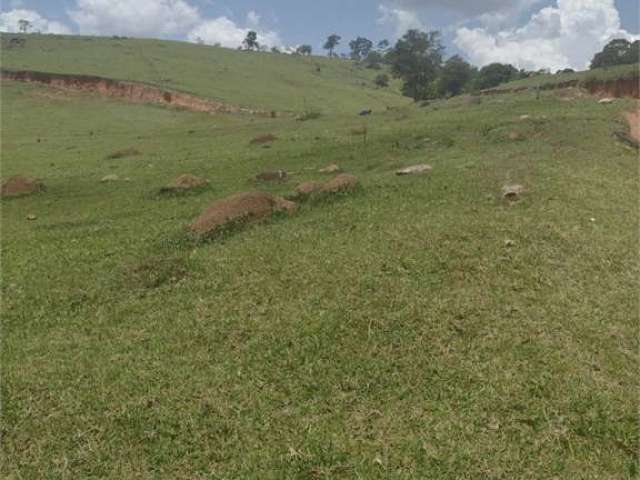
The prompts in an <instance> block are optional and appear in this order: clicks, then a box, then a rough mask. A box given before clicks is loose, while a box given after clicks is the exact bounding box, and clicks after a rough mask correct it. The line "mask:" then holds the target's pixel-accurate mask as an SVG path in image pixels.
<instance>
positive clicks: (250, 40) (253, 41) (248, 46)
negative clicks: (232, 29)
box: [242, 30, 260, 50]
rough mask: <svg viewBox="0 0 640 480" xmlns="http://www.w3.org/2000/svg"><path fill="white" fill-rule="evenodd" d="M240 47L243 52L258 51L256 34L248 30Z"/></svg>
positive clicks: (258, 45)
mask: <svg viewBox="0 0 640 480" xmlns="http://www.w3.org/2000/svg"><path fill="white" fill-rule="evenodd" d="M242 45H243V46H244V49H245V50H259V49H260V44H259V43H258V34H257V33H256V32H254V31H253V30H250V31H249V32H248V33H247V36H246V37H245V39H244V42H242Z"/></svg>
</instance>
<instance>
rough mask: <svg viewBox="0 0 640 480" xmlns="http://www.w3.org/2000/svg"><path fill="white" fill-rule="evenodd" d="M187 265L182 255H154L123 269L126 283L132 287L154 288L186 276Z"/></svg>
mask: <svg viewBox="0 0 640 480" xmlns="http://www.w3.org/2000/svg"><path fill="white" fill-rule="evenodd" d="M188 274H189V265H188V262H187V260H186V259H185V258H184V257H178V256H167V255H155V256H151V257H147V258H144V259H143V260H141V261H140V262H137V263H136V264H134V265H132V266H130V267H128V268H127V269H126V271H125V277H126V279H127V283H128V284H129V285H130V286H132V287H134V288H144V289H154V288H160V287H162V286H164V285H169V284H175V283H178V282H180V281H181V280H184V279H185V278H187V276H188Z"/></svg>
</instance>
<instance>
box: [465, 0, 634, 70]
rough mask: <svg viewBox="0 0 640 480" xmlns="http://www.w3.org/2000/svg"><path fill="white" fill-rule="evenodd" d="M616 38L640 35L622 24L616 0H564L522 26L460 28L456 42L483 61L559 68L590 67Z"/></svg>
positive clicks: (471, 58)
mask: <svg viewBox="0 0 640 480" xmlns="http://www.w3.org/2000/svg"><path fill="white" fill-rule="evenodd" d="M613 38H627V39H630V40H632V39H634V38H638V37H634V36H633V35H631V34H630V33H628V32H626V31H625V30H623V29H622V27H621V24H620V15H619V14H618V11H617V10H616V7H615V4H614V0H558V2H557V6H555V7H546V8H543V9H541V10H539V11H538V12H537V13H535V14H534V15H532V16H531V18H530V20H529V22H528V23H527V24H526V25H524V26H523V27H521V28H511V29H504V30H501V31H498V32H492V31H491V30H489V29H488V28H471V29H470V28H466V27H462V28H459V29H458V31H457V33H456V38H455V40H454V43H455V44H456V46H457V47H458V48H460V49H461V50H462V51H464V52H465V53H466V54H467V55H468V57H469V59H470V60H471V61H472V62H473V63H475V64H478V65H486V64H489V63H492V62H502V63H511V64H513V65H515V66H517V67H519V68H526V69H531V70H538V69H541V68H550V69H552V70H556V69H560V68H565V67H571V68H575V69H584V68H586V67H588V65H589V62H590V60H591V58H592V57H593V55H594V54H595V53H596V52H597V51H600V50H601V49H602V47H603V46H604V45H605V44H606V43H607V42H608V41H610V40H612V39H613Z"/></svg>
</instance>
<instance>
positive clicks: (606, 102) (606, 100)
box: [598, 98, 615, 105]
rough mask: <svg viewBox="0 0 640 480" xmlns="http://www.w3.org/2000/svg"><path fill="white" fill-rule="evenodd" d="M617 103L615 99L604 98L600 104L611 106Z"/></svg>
mask: <svg viewBox="0 0 640 480" xmlns="http://www.w3.org/2000/svg"><path fill="white" fill-rule="evenodd" d="M613 102H615V98H603V99H602V100H600V101H599V102H598V103H599V104H600V105H609V104H611V103H613Z"/></svg>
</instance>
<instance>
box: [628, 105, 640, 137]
mask: <svg viewBox="0 0 640 480" xmlns="http://www.w3.org/2000/svg"><path fill="white" fill-rule="evenodd" d="M624 116H625V118H626V119H627V123H628V124H629V135H630V136H631V138H633V139H634V140H635V141H636V142H639V143H640V111H638V110H636V111H635V112H627V113H625V114H624Z"/></svg>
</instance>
